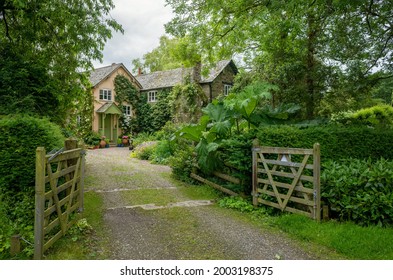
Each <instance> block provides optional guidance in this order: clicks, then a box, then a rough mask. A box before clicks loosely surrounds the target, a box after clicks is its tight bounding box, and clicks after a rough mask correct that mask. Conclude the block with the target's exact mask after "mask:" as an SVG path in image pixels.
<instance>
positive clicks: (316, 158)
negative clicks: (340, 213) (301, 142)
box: [313, 143, 321, 222]
mask: <svg viewBox="0 0 393 280" xmlns="http://www.w3.org/2000/svg"><path fill="white" fill-rule="evenodd" d="M313 169H314V171H313V177H314V182H313V185H314V205H315V209H314V219H315V220H316V221H318V222H319V221H321V179H320V175H321V148H320V146H319V143H315V144H314V151H313Z"/></svg>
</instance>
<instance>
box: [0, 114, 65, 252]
mask: <svg viewBox="0 0 393 280" xmlns="http://www.w3.org/2000/svg"><path fill="white" fill-rule="evenodd" d="M63 145H64V137H63V135H62V134H61V129H60V127H58V126H57V125H55V124H52V123H51V122H50V121H49V120H47V119H39V118H34V117H31V116H23V115H17V116H7V117H4V118H0V155H1V159H0V216H1V222H0V259H9V258H10V256H9V247H10V244H9V241H10V236H11V235H14V234H20V235H21V236H23V238H24V239H26V240H30V242H33V231H34V230H33V223H34V189H35V188H34V185H35V156H36V148H37V147H39V146H41V147H45V148H46V150H47V151H48V152H49V151H51V150H52V149H53V148H61V147H62V146H63ZM32 252H33V251H32V248H31V247H27V246H26V247H25V248H23V255H24V256H27V257H28V256H30V255H31V254H32Z"/></svg>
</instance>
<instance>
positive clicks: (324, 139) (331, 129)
mask: <svg viewBox="0 0 393 280" xmlns="http://www.w3.org/2000/svg"><path fill="white" fill-rule="evenodd" d="M256 136H257V138H258V140H259V142H260V145H262V146H277V147H290V148H312V147H313V145H314V143H319V144H320V145H321V161H326V160H339V159H346V158H356V159H368V158H371V159H372V160H378V159H380V158H385V159H391V160H393V149H392V144H391V143H392V142H393V130H378V129H374V128H367V127H358V126H347V127H344V126H316V127H307V128H303V129H302V128H299V127H294V126H269V127H263V128H260V129H258V132H257V135H256Z"/></svg>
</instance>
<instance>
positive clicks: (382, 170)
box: [321, 159, 393, 226]
mask: <svg viewBox="0 0 393 280" xmlns="http://www.w3.org/2000/svg"><path fill="white" fill-rule="evenodd" d="M321 185H322V190H321V195H322V200H323V201H324V202H326V204H327V205H329V206H330V209H331V212H332V216H333V217H337V218H339V219H340V220H351V221H354V222H356V223H358V224H361V225H371V224H375V225H380V226H382V225H383V226H387V225H392V224H393V187H392V186H393V161H387V160H384V159H380V160H378V161H376V162H372V161H371V160H356V159H346V160H341V161H337V162H334V161H327V162H325V163H324V164H323V172H322V176H321Z"/></svg>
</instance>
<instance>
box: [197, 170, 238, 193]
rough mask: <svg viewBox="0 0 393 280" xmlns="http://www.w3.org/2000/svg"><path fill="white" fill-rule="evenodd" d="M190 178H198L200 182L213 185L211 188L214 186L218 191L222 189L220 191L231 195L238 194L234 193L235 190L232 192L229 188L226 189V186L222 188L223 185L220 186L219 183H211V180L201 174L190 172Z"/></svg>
mask: <svg viewBox="0 0 393 280" xmlns="http://www.w3.org/2000/svg"><path fill="white" fill-rule="evenodd" d="M191 178H194V179H195V180H198V181H200V182H202V183H205V184H207V185H209V186H211V187H213V188H215V189H217V190H219V191H222V192H224V193H226V194H229V195H232V196H238V194H237V193H235V192H233V191H231V190H228V189H226V188H224V187H222V186H220V185H218V184H216V183H213V182H211V181H209V180H207V179H205V178H202V177H201V176H198V175H197V174H195V173H191Z"/></svg>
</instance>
